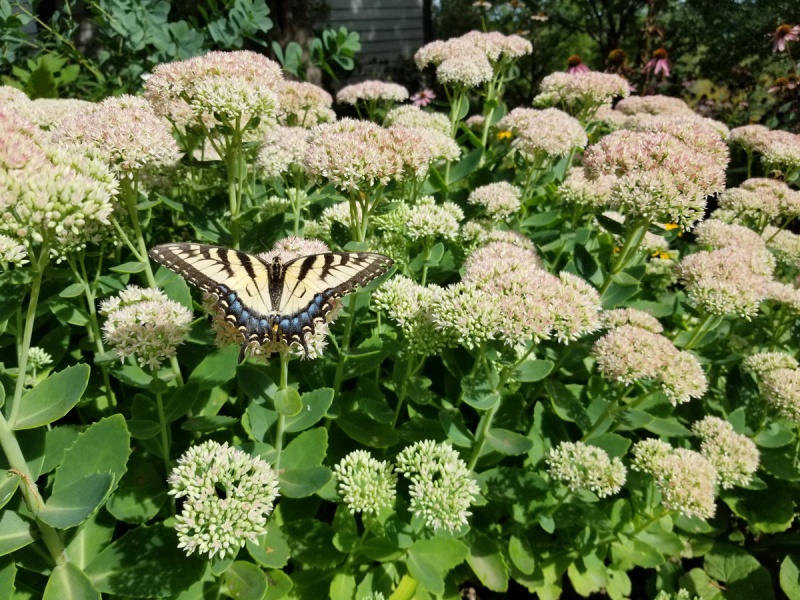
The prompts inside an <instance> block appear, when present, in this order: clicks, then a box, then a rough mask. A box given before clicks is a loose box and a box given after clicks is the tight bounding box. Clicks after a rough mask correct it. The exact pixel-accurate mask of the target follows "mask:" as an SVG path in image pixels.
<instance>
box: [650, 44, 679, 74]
mask: <svg viewBox="0 0 800 600" xmlns="http://www.w3.org/2000/svg"><path fill="white" fill-rule="evenodd" d="M671 68H672V64H671V63H670V62H669V53H668V52H667V51H666V50H665V49H664V48H659V49H658V50H656V51H655V52H653V58H651V59H650V60H648V61H647V64H646V65H645V66H644V72H645V73H650V72H651V71H652V72H653V75H655V76H656V77H658V76H659V75H663V76H664V77H669V71H670V69H671Z"/></svg>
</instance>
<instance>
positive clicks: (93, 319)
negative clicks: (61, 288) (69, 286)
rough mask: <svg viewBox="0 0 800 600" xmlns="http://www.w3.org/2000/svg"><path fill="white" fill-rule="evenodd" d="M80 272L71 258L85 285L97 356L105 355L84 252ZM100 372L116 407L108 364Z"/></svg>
mask: <svg viewBox="0 0 800 600" xmlns="http://www.w3.org/2000/svg"><path fill="white" fill-rule="evenodd" d="M78 256H79V264H80V272H79V271H78V269H77V266H76V265H75V263H74V261H73V258H72V257H69V259H68V262H69V266H70V267H71V268H72V274H73V276H74V277H75V279H76V281H77V282H78V283H81V284H83V295H84V297H85V298H86V306H87V307H88V309H89V331H90V333H91V337H92V338H93V340H92V341H93V342H94V351H95V353H96V354H97V355H100V354H105V351H106V349H105V346H104V345H103V334H102V333H101V332H100V323H99V321H98V320H97V306H96V297H95V295H94V290H93V289H92V286H91V284H90V283H89V278H88V277H87V275H86V264H85V262H84V260H83V252H80V253H79V255H78ZM100 371H101V372H102V374H103V385H104V386H105V388H106V395H107V396H108V402H109V404H110V405H111V406H112V407H114V406H116V405H117V398H116V396H115V395H114V391H113V389H112V388H111V379H110V378H109V376H108V364H106V363H101V364H100Z"/></svg>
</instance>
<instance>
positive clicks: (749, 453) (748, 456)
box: [692, 416, 759, 490]
mask: <svg viewBox="0 0 800 600" xmlns="http://www.w3.org/2000/svg"><path fill="white" fill-rule="evenodd" d="M692 433H694V434H695V435H696V436H697V437H699V438H700V439H701V440H702V443H701V447H700V453H701V454H702V455H703V456H705V457H706V458H707V459H708V460H709V462H710V463H711V464H712V465H714V468H715V469H716V470H717V474H718V475H719V485H720V486H721V487H722V489H725V490H727V489H730V488H732V487H734V486H745V485H747V484H748V483H750V480H751V479H752V478H753V473H755V472H756V471H757V470H758V463H759V458H758V448H757V447H756V445H755V442H753V440H751V439H750V438H749V437H747V436H746V435H742V434H739V433H736V432H735V431H734V430H733V426H732V425H731V424H730V423H728V422H727V421H723V420H722V419H720V418H719V417H712V416H708V417H705V418H704V419H702V420H701V421H697V422H696V423H694V424H693V425H692Z"/></svg>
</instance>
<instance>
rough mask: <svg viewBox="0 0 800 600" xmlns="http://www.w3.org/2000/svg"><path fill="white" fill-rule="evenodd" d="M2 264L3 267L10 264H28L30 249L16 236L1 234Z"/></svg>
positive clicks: (0, 259)
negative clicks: (15, 237) (16, 238)
mask: <svg viewBox="0 0 800 600" xmlns="http://www.w3.org/2000/svg"><path fill="white" fill-rule="evenodd" d="M0 264H2V265H3V269H7V268H8V267H9V265H14V266H15V267H21V266H23V265H26V264H28V249H27V248H26V247H25V245H24V244H20V243H19V242H18V241H17V240H15V239H14V238H11V237H9V236H7V235H0Z"/></svg>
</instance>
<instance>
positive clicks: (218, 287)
mask: <svg viewBox="0 0 800 600" xmlns="http://www.w3.org/2000/svg"><path fill="white" fill-rule="evenodd" d="M150 256H151V257H152V258H153V259H154V260H156V261H157V262H159V263H161V264H162V265H164V266H166V267H168V268H169V269H172V270H173V271H175V272H177V273H178V274H180V275H181V276H183V277H184V278H185V279H186V280H187V281H188V282H189V283H191V284H192V285H195V286H197V287H199V288H200V289H202V290H204V291H206V292H209V293H211V294H215V295H216V297H217V302H218V305H219V307H220V308H221V309H222V310H223V311H224V313H225V319H226V320H227V321H229V322H230V323H232V324H233V325H234V326H235V327H238V329H239V330H240V331H241V332H242V334H243V335H244V339H245V343H244V345H243V346H242V352H243V353H244V348H245V347H246V345H247V344H248V343H249V342H251V341H256V342H259V343H263V342H265V341H266V340H272V341H285V342H286V343H288V344H292V343H299V344H300V345H301V346H303V348H304V349H305V350H306V353H307V352H308V347H307V345H306V336H307V335H309V334H313V333H314V332H315V330H316V325H317V324H319V323H321V322H324V321H325V317H326V315H327V314H328V312H330V310H331V308H332V304H331V301H332V300H333V299H335V298H340V297H341V296H344V295H345V294H348V293H350V292H352V291H353V290H354V289H355V288H356V287H357V286H358V285H366V284H367V283H369V282H370V281H372V280H373V279H375V278H376V277H378V276H380V275H381V274H383V273H385V272H386V270H387V269H388V267H389V266H390V265H391V264H392V260H391V259H389V258H388V257H386V256H383V255H382V254H374V253H369V252H326V253H323V254H312V255H308V256H301V257H299V258H296V259H294V260H290V261H289V262H287V263H286V264H282V263H281V262H280V261H279V260H278V259H273V261H272V262H268V261H265V260H263V259H262V258H261V257H259V256H253V255H250V254H247V253H244V252H238V251H236V250H231V249H228V248H220V247H217V246H208V245H205V244H193V243H187V244H163V245H160V246H156V247H154V248H152V249H151V250H150ZM242 356H243V354H242Z"/></svg>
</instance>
